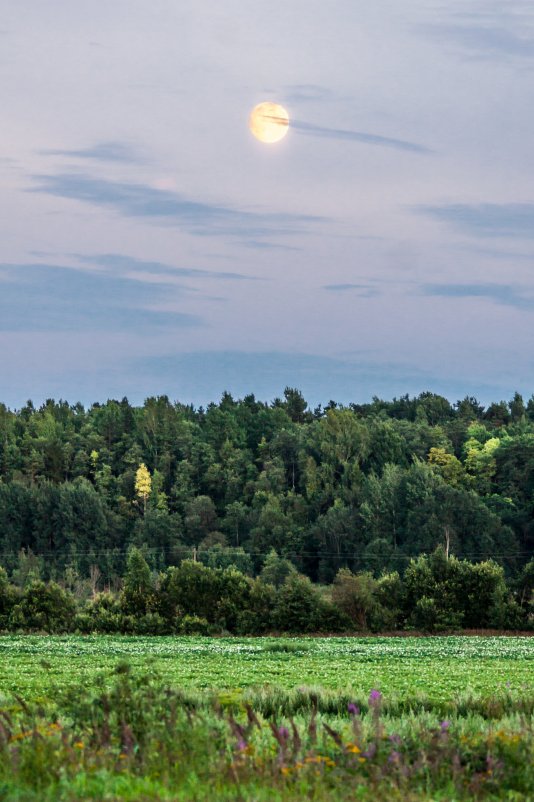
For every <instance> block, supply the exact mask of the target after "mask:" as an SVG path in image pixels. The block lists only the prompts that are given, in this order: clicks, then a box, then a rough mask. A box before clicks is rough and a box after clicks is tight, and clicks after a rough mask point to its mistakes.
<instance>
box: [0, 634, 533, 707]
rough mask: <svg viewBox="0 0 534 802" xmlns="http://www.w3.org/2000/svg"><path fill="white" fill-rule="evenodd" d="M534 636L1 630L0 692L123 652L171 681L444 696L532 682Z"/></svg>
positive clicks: (52, 680)
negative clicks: (31, 633)
mask: <svg viewBox="0 0 534 802" xmlns="http://www.w3.org/2000/svg"><path fill="white" fill-rule="evenodd" d="M533 660H534V639H532V638H513V637H505V638H503V637H465V636H459V637H433V638H411V637H405V638H381V637H371V638H292V639H278V638H244V639H239V638H217V639H213V638H195V637H182V638H175V637H145V638H143V637H126V636H119V637H116V636H109V637H106V636H92V637H77V636H65V637H52V636H50V637H40V636H20V637H17V636H5V637H1V638H0V694H2V693H3V694H7V693H13V692H15V693H19V694H21V695H22V696H24V697H25V698H29V699H35V698H37V697H38V698H43V697H47V696H49V695H50V694H51V693H53V692H54V689H55V687H56V686H61V687H63V688H64V687H66V686H68V685H75V684H78V683H82V684H84V685H85V686H88V685H91V684H92V683H93V682H94V680H95V678H96V676H97V675H98V674H99V673H100V672H102V671H109V670H111V669H113V668H114V667H115V666H116V665H117V664H118V663H119V662H122V661H126V662H128V664H129V665H131V666H132V668H134V669H138V670H146V668H147V664H149V665H150V666H151V668H153V669H155V670H157V671H158V673H159V674H160V675H161V676H162V678H163V679H164V680H165V681H167V682H169V683H170V684H172V685H173V686H175V687H181V688H188V689H199V690H205V689H211V688H213V689H220V690H236V689H245V688H250V687H253V686H263V685H266V684H269V685H277V686H279V687H281V688H284V689H292V688H295V687H298V686H320V687H322V688H327V689H331V690H335V689H343V690H348V689H352V690H353V691H354V692H357V693H359V694H364V695H366V694H367V693H368V692H369V690H370V689H371V688H379V689H380V690H381V691H382V692H383V693H384V694H385V695H386V696H389V697H391V696H399V697H403V698H408V699H413V698H414V697H417V696H418V695H423V696H425V697H426V698H428V699H431V700H450V699H452V698H454V697H456V696H458V695H462V694H465V693H466V692H467V691H470V692H472V693H475V694H477V695H482V696H491V695H495V694H496V693H500V692H503V691H509V692H511V693H518V694H523V693H524V692H525V691H526V690H527V689H528V688H530V689H531V690H532V683H533V672H532V668H533V666H534V662H533Z"/></svg>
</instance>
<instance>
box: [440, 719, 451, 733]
mask: <svg viewBox="0 0 534 802" xmlns="http://www.w3.org/2000/svg"><path fill="white" fill-rule="evenodd" d="M439 726H440V729H441V732H447V730H448V729H449V727H450V726H451V722H450V721H442V722H441V724H440V725H439Z"/></svg>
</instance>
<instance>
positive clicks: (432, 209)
mask: <svg viewBox="0 0 534 802" xmlns="http://www.w3.org/2000/svg"><path fill="white" fill-rule="evenodd" d="M416 211H418V212H419V213H421V214H424V215H427V216H429V217H433V218H434V219H435V220H438V221H440V222H442V223H448V224H450V225H453V226H455V228H458V229H460V230H462V231H465V232H466V233H467V234H471V235H473V236H479V237H520V238H524V239H533V238H534V203H479V204H467V203H452V204H448V205H443V206H418V207H416Z"/></svg>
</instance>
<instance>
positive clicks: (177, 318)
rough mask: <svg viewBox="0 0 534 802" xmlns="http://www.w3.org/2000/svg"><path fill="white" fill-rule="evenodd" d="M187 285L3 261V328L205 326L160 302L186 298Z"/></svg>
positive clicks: (0, 269) (126, 330) (0, 290)
mask: <svg viewBox="0 0 534 802" xmlns="http://www.w3.org/2000/svg"><path fill="white" fill-rule="evenodd" d="M188 292H189V290H188V288H187V287H186V286H183V285H182V286H180V285H176V284H174V285H173V286H172V287H169V285H168V284H166V285H162V284H148V285H147V284H144V283H141V282H139V281H136V280H132V279H131V278H128V277H125V276H117V275H114V274H113V273H110V272H104V273H96V272H91V271H89V272H87V271H83V270H79V269H72V268H68V267H64V266H61V265H54V264H2V263H0V331H13V332H14V331H95V332H102V331H120V332H123V333H125V334H132V333H136V334H138V333H139V332H141V331H143V330H147V329H150V328H153V327H156V328H161V327H166V328H174V327H180V328H181V327H184V326H185V327H189V326H196V325H200V324H201V322H202V321H201V320H200V318H198V317H197V316H195V315H190V314H187V313H183V312H180V311H178V312H168V311H157V310H156V309H155V308H151V307H155V306H156V305H157V304H161V303H167V302H169V301H170V300H176V299H178V300H179V299H183V298H184V297H185V295H186V294H187V293H188Z"/></svg>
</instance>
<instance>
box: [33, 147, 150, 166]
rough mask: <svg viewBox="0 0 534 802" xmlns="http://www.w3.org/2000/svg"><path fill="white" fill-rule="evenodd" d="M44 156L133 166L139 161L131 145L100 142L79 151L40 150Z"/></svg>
mask: <svg viewBox="0 0 534 802" xmlns="http://www.w3.org/2000/svg"><path fill="white" fill-rule="evenodd" d="M41 153H42V154H43V155H45V156H66V157H67V158H69V159H94V160H96V161H104V162H122V163H125V164H133V163H138V162H139V161H141V159H140V158H139V156H138V154H137V153H136V152H135V151H134V149H133V148H132V147H131V145H127V144H124V143H122V142H100V143H99V144H97V145H94V146H93V147H91V148H82V149H80V150H68V149H65V150H42V151H41Z"/></svg>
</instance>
